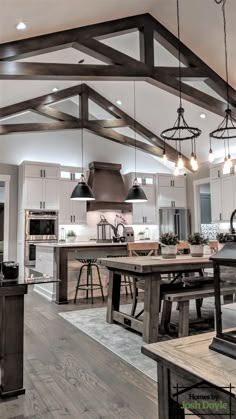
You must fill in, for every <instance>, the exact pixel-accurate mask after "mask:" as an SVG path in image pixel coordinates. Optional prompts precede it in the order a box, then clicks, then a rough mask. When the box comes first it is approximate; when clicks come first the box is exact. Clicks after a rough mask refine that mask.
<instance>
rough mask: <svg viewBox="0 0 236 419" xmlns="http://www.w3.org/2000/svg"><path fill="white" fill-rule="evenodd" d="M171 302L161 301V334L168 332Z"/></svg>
mask: <svg viewBox="0 0 236 419" xmlns="http://www.w3.org/2000/svg"><path fill="white" fill-rule="evenodd" d="M171 310H172V301H163V310H162V316H161V325H160V331H161V333H162V334H165V333H168V332H169V325H170V319H171Z"/></svg>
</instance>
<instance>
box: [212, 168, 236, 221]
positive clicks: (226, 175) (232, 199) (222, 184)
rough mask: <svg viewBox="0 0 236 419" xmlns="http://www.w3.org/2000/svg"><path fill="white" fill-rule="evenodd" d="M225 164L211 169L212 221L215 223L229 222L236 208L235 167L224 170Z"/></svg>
mask: <svg viewBox="0 0 236 419" xmlns="http://www.w3.org/2000/svg"><path fill="white" fill-rule="evenodd" d="M222 166H223V165H222V164H221V165H216V166H213V167H211V169H210V178H211V179H210V185H211V221H212V222H213V223H219V222H222V221H223V222H229V220H230V216H231V214H232V212H233V210H234V209H235V208H236V175H235V174H234V173H233V169H232V170H231V171H230V170H229V169H228V170H227V172H226V171H223V167H222Z"/></svg>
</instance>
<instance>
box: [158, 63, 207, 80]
mask: <svg viewBox="0 0 236 419" xmlns="http://www.w3.org/2000/svg"><path fill="white" fill-rule="evenodd" d="M153 74H154V76H157V77H172V78H176V79H179V67H165V66H159V67H155V68H154V70H153ZM181 79H182V80H183V81H185V80H186V81H205V80H207V73H206V71H205V70H204V69H201V68H195V67H182V68H181Z"/></svg>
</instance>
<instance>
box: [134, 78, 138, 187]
mask: <svg viewBox="0 0 236 419" xmlns="http://www.w3.org/2000/svg"><path fill="white" fill-rule="evenodd" d="M136 146H137V138H136V89H135V80H134V177H135V179H136V177H137V169H136V167H137V147H136Z"/></svg>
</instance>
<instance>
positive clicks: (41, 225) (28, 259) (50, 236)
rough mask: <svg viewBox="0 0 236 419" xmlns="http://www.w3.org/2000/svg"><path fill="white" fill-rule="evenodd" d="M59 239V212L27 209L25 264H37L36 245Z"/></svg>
mask: <svg viewBox="0 0 236 419" xmlns="http://www.w3.org/2000/svg"><path fill="white" fill-rule="evenodd" d="M57 241H58V212H57V211H37V210H35V211H34V210H27V211H26V213H25V265H26V266H35V261H36V245H37V244H38V243H42V242H43V243H45V242H47V243H48V242H49V243H55V242H57Z"/></svg>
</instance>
